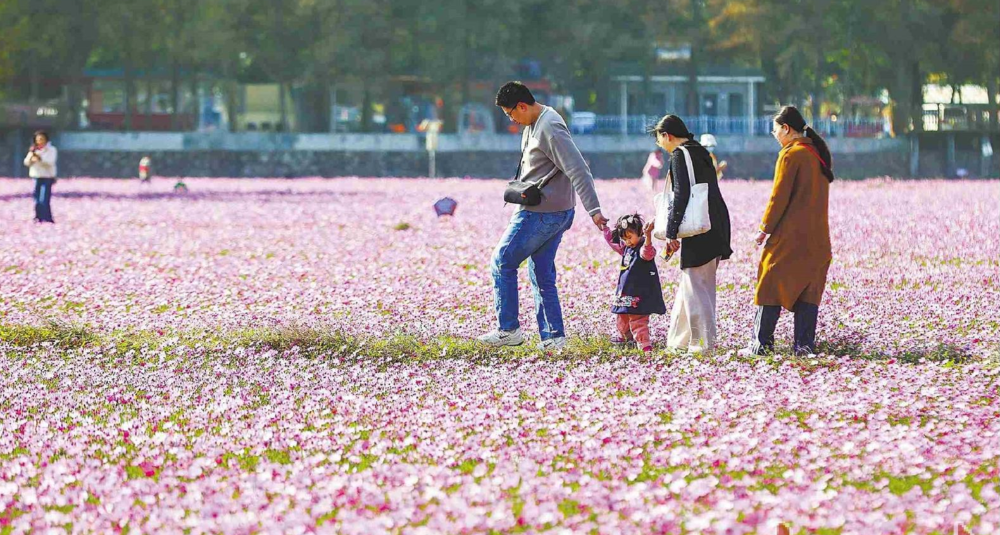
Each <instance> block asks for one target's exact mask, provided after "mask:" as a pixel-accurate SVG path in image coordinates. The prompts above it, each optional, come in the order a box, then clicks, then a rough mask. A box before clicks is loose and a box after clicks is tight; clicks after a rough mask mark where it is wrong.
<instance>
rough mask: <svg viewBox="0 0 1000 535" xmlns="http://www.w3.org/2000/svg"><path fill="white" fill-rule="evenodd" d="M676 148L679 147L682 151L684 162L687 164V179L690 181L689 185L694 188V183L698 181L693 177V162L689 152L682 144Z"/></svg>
mask: <svg viewBox="0 0 1000 535" xmlns="http://www.w3.org/2000/svg"><path fill="white" fill-rule="evenodd" d="M677 148H679V149H681V152H683V153H684V163H685V164H687V170H688V180H689V181H690V182H691V187H692V188H694V185H695V184H697V183H698V182H697V181H696V180H695V179H694V163H693V162H692V161H691V153H690V152H688V150H687V147H685V146H684V145H681V146H679V147H677Z"/></svg>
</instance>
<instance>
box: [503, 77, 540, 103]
mask: <svg viewBox="0 0 1000 535" xmlns="http://www.w3.org/2000/svg"><path fill="white" fill-rule="evenodd" d="M521 102H523V103H525V104H527V105H529V106H531V105H532V104H534V103H535V97H534V96H533V95H532V94H531V90H530V89H528V88H527V86H525V85H524V84H522V83H521V82H507V83H506V84H503V87H501V88H500V90H499V91H497V106H500V107H501V108H513V107H514V106H517V105H518V104H520V103H521Z"/></svg>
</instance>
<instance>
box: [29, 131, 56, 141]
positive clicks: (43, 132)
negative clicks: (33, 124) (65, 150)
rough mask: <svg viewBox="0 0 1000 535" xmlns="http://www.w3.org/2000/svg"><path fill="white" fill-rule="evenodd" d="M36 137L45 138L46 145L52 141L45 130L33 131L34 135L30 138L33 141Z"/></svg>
mask: <svg viewBox="0 0 1000 535" xmlns="http://www.w3.org/2000/svg"><path fill="white" fill-rule="evenodd" d="M38 136H45V142H46V143H48V142H49V141H52V138H51V137H49V133H48V132H47V131H45V130H36V131H35V135H33V136H31V138H32V139H34V138H35V137H38Z"/></svg>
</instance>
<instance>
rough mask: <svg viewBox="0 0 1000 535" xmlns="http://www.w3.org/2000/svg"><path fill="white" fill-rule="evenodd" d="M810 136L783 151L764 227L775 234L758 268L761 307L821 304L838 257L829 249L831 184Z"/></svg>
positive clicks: (768, 232)
mask: <svg viewBox="0 0 1000 535" xmlns="http://www.w3.org/2000/svg"><path fill="white" fill-rule="evenodd" d="M809 149H813V150H815V149H814V148H813V142H812V140H811V139H809V138H807V137H801V138H797V139H794V140H792V141H790V142H788V143H787V144H785V146H784V147H782V149H781V152H779V153H778V162H777V163H776V164H775V167H774V186H773V187H772V189H771V200H770V201H769V202H768V203H767V209H766V210H765V211H764V220H763V222H762V224H761V226H760V229H761V230H762V231H764V233H766V234H770V236H769V237H768V239H767V243H765V244H764V251H763V254H762V255H761V257H760V265H759V266H758V267H757V290H756V293H755V295H754V302H755V303H756V304H757V305H781V306H782V307H784V308H785V309H787V310H792V309H793V308H794V307H795V302H796V301H800V300H801V301H803V302H806V303H811V304H814V305H819V304H820V301H821V300H822V298H823V287H824V286H825V285H826V273H827V270H828V269H829V268H830V261H831V260H832V259H833V253H832V252H831V248H830V222H829V200H830V182H829V181H828V180H827V178H826V176H824V175H823V172H822V171H821V167H820V165H821V164H820V159H819V157H818V156H817V155H816V154H814V153H813V152H812V151H811V150H809Z"/></svg>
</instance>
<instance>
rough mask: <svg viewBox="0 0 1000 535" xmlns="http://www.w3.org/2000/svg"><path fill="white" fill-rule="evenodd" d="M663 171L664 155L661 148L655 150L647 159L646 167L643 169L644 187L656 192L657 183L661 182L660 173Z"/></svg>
mask: <svg viewBox="0 0 1000 535" xmlns="http://www.w3.org/2000/svg"><path fill="white" fill-rule="evenodd" d="M662 171H663V153H662V152H660V149H659V148H656V149H653V151H652V152H650V153H649V156H648V157H647V158H646V165H644V166H643V167H642V185H643V186H644V187H645V188H646V189H649V190H652V191H656V183H657V181H658V180H660V173H661V172H662Z"/></svg>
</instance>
